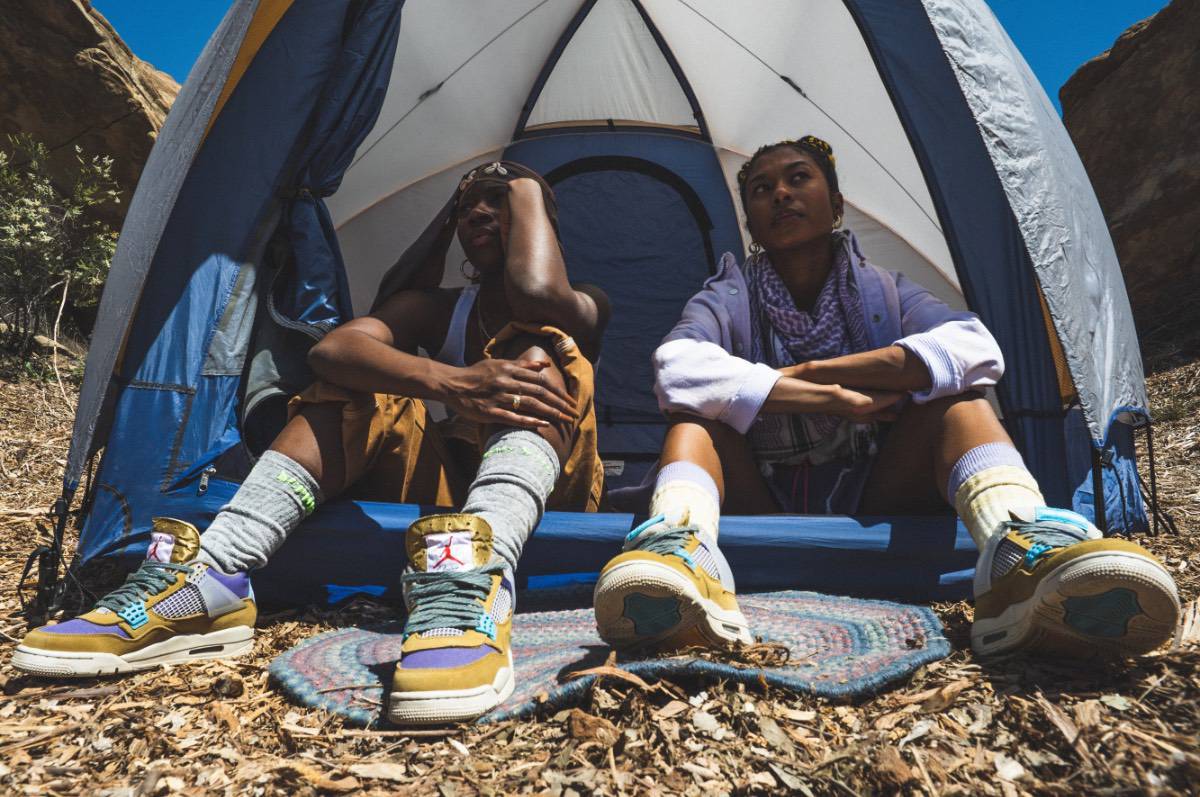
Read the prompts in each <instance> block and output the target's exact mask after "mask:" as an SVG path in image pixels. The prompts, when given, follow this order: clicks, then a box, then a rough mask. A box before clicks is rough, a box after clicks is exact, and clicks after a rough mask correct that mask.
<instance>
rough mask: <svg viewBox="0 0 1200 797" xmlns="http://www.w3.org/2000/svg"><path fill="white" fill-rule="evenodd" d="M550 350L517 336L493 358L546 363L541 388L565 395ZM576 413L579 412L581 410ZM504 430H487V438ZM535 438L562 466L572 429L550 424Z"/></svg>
mask: <svg viewBox="0 0 1200 797" xmlns="http://www.w3.org/2000/svg"><path fill="white" fill-rule="evenodd" d="M552 348H553V344H551V343H550V341H549V340H548V339H547V338H544V337H542V336H538V335H518V336H516V337H515V338H512V339H510V340H508V341H505V344H504V345H503V346H501V347H500V350H499V351H497V352H494V354H498V355H500V356H501V357H504V358H505V359H510V360H526V361H529V360H533V361H538V362H546V363H549V365H548V366H547V367H545V368H543V369H542V370H541V371H540V372H539V373H540V374H541V380H542V386H543V387H547V388H553V389H557V390H560V391H566V388H567V380H566V378H565V377H564V376H563V372H562V369H561V367H560V366H559V364H558V360H557V359H556V358H555V356H554V355H553V354H552V353H551V351H550V349H552ZM579 409H580V410H581V411H582V409H583V408H579ZM504 428H508V427H499V426H494V427H489V429H488V434H489V435H490V434H493V433H495V432H496V431H499V430H501V429H504ZM536 434H538V435H539V436H540V437H541V438H542V439H544V440H545V441H546V442H548V443H549V444H550V446H551V447H552V448H553V449H554V453H555V454H556V455H557V456H558V462H559V465H565V464H566V461H567V458H568V457H569V456H570V454H571V448H572V446H573V445H574V442H575V429H574V427H573V426H572V425H570V424H566V423H553V424H551V425H550V426H547V427H543V428H541V429H538V430H536Z"/></svg>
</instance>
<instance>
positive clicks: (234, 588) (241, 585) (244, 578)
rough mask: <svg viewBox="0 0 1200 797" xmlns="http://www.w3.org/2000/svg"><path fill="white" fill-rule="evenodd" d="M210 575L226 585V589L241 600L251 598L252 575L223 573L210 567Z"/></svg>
mask: <svg viewBox="0 0 1200 797" xmlns="http://www.w3.org/2000/svg"><path fill="white" fill-rule="evenodd" d="M208 575H209V576H210V577H211V578H213V579H215V580H216V581H218V582H220V583H221V584H223V585H225V588H226V589H228V590H229V591H230V592H232V593H233V594H234V595H237V596H238V597H239V598H248V597H249V596H250V575H249V574H248V573H246V572H241V573H222V572H221V571H220V570H218V569H217V568H215V567H210V568H208Z"/></svg>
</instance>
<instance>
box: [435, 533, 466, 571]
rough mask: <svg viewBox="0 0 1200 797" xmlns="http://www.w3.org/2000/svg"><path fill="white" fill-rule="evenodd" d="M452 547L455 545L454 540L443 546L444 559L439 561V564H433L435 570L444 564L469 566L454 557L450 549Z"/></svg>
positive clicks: (447, 541)
mask: <svg viewBox="0 0 1200 797" xmlns="http://www.w3.org/2000/svg"><path fill="white" fill-rule="evenodd" d="M452 545H454V540H446V544H445V545H443V546H442V558H440V559H438V561H437V562H434V563H433V567H434V568H439V567H442V563H443V562H454V563H456V564H463V565H464V564H467V563H466V562H463V561H462V559H460V558H458V557H456V556H455V555H454V553H452V552H451V550H450V547H451V546H452Z"/></svg>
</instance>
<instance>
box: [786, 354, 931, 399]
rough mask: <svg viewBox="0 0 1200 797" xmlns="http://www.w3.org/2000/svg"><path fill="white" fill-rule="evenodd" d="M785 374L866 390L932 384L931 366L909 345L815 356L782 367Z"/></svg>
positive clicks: (921, 387)
mask: <svg viewBox="0 0 1200 797" xmlns="http://www.w3.org/2000/svg"><path fill="white" fill-rule="evenodd" d="M783 372H784V374H785V375H786V376H790V377H793V378H795V379H802V380H806V381H808V382H816V383H819V384H823V385H843V386H845V387H853V388H862V389H867V390H897V391H908V392H918V391H922V390H928V389H929V387H930V385H931V384H932V382H931V379H930V375H929V369H928V368H927V367H926V366H925V363H924V362H922V360H921V358H919V357H917V356H916V355H915V354H913V353H912V352H911V351H909V350H908V349H905V348H903V347H901V346H886V347H884V348H882V349H873V350H871V351H864V352H859V353H857V354H848V355H846V356H844V357H834V358H832V359H829V360H815V361H812V362H807V363H802V364H800V365H795V366H791V367H789V368H785V369H783Z"/></svg>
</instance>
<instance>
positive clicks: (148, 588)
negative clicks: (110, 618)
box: [96, 561, 192, 613]
mask: <svg viewBox="0 0 1200 797" xmlns="http://www.w3.org/2000/svg"><path fill="white" fill-rule="evenodd" d="M191 570H192V568H191V567H189V566H188V565H181V564H175V563H172V562H153V561H145V562H142V566H141V567H139V568H138V569H137V570H135V571H133V572H132V573H130V574H129V575H128V576H126V578H125V583H124V584H122V585H121V586H119V587H117V588H116V589H114V590H113V591H112V592H110V593H108V594H107V595H105V596H104V597H103V598H101V599H100V600H98V601H96V608H105V609H108V610H109V611H113V612H118V613H119V612H121V611H123V610H124V609H125V607H127V606H132V605H133V604H135V603H137V602H139V601H143V600H145V599H146V598H147V597H149V596H150V595H153V594H155V593H156V592H161V591H162V590H164V589H166V588H167V587H169V586H171V585H172V584H174V583H175V574H176V573H190V572H191Z"/></svg>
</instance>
